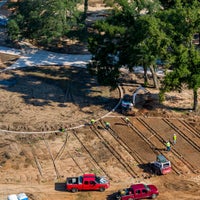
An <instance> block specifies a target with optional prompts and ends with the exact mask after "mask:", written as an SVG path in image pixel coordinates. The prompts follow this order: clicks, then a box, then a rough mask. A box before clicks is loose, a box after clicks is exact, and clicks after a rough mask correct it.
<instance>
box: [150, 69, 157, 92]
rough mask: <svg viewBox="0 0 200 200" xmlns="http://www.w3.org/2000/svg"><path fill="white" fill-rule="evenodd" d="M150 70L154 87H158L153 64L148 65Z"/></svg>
mask: <svg viewBox="0 0 200 200" xmlns="http://www.w3.org/2000/svg"><path fill="white" fill-rule="evenodd" d="M150 70H151V73H152V77H153V83H154V87H155V88H156V89H159V84H158V78H157V75H156V72H155V68H154V66H153V65H150Z"/></svg>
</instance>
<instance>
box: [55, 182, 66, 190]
mask: <svg viewBox="0 0 200 200" xmlns="http://www.w3.org/2000/svg"><path fill="white" fill-rule="evenodd" d="M55 190H56V191H60V192H66V189H65V183H55Z"/></svg>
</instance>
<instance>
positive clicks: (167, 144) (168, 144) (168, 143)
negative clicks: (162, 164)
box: [166, 141, 171, 151]
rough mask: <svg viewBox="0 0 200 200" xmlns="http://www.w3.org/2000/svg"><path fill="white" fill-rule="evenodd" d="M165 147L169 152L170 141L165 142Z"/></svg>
mask: <svg viewBox="0 0 200 200" xmlns="http://www.w3.org/2000/svg"><path fill="white" fill-rule="evenodd" d="M166 147H167V151H170V150H171V144H170V141H167V142H166Z"/></svg>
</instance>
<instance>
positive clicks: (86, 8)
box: [84, 0, 88, 20]
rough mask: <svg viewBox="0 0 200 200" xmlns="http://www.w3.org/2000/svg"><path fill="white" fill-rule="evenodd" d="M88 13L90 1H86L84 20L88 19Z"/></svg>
mask: <svg viewBox="0 0 200 200" xmlns="http://www.w3.org/2000/svg"><path fill="white" fill-rule="evenodd" d="M87 11H88V0H85V1H84V20H86V18H87Z"/></svg>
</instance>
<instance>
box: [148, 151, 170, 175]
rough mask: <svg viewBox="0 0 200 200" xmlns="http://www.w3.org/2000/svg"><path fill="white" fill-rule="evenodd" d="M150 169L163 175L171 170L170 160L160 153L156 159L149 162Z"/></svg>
mask: <svg viewBox="0 0 200 200" xmlns="http://www.w3.org/2000/svg"><path fill="white" fill-rule="evenodd" d="M151 170H152V171H153V172H154V173H155V174H158V175H164V174H167V173H169V172H171V162H170V161H169V160H167V159H166V158H165V156H164V155H162V154H160V155H158V156H157V158H156V161H154V162H152V163H151Z"/></svg>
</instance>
